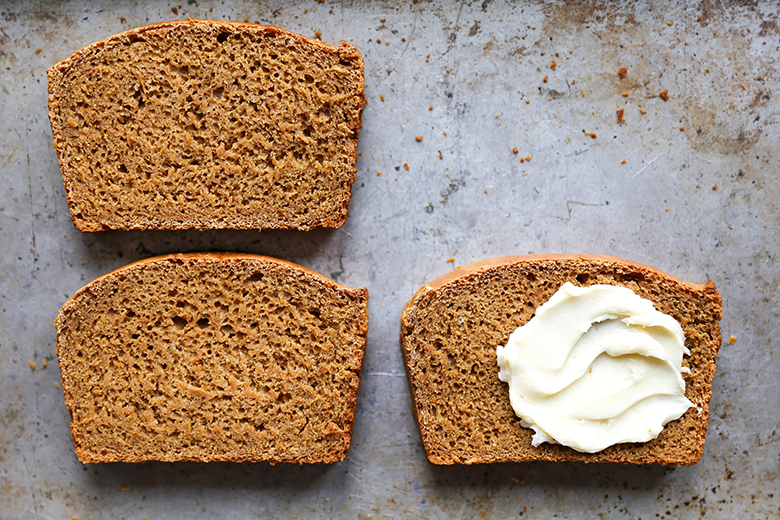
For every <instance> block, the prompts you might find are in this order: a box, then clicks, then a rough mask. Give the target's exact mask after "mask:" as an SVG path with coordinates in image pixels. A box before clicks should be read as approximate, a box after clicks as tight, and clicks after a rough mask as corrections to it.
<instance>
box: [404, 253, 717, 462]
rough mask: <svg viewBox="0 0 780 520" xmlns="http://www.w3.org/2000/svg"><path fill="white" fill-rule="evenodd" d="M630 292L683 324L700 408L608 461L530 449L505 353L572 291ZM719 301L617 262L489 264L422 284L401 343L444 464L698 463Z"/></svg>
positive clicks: (608, 454) (709, 285) (711, 293)
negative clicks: (500, 361)
mask: <svg viewBox="0 0 780 520" xmlns="http://www.w3.org/2000/svg"><path fill="white" fill-rule="evenodd" d="M565 282H571V283H573V284H574V285H577V286H589V285H593V284H609V285H618V286H623V287H628V288H629V289H631V290H632V291H634V292H635V293H636V294H638V295H639V296H641V297H642V298H646V299H648V300H650V301H652V302H653V303H654V305H655V307H656V308H657V309H658V310H659V311H661V312H663V313H666V314H669V315H671V316H672V317H674V318H675V319H676V320H678V321H679V322H680V325H681V326H682V328H683V330H684V332H685V338H686V340H685V346H686V347H687V348H688V349H690V351H691V355H690V356H685V357H684V358H683V366H685V367H688V368H689V369H690V371H691V373H690V374H683V377H684V379H685V384H686V389H685V396H686V397H687V398H688V399H690V400H691V401H692V402H693V404H694V407H693V408H691V409H689V410H688V411H687V412H686V413H685V415H683V416H682V417H681V418H680V419H678V420H676V421H672V422H670V423H669V424H667V425H666V427H665V428H664V430H663V431H662V432H661V434H660V435H659V436H658V438H656V439H654V440H652V441H649V442H646V443H624V444H618V445H615V446H611V447H609V448H607V449H605V450H603V451H601V452H599V453H593V454H588V453H580V452H577V451H575V450H573V449H571V448H568V447H565V446H561V445H554V444H548V443H543V444H541V445H540V446H539V447H536V448H535V447H533V446H532V445H531V437H532V435H533V431H532V430H531V429H529V428H523V427H522V426H521V425H520V419H519V418H518V417H517V416H516V415H515V413H514V411H513V410H512V407H511V405H510V403H509V387H508V385H507V384H506V383H503V382H501V381H500V380H499V379H498V365H497V362H496V347H497V346H498V345H506V342H507V340H508V338H509V335H510V334H511V333H512V332H513V331H514V330H515V329H516V328H517V327H519V326H521V325H524V324H526V323H527V322H528V321H529V320H530V319H531V317H532V316H533V314H534V312H535V309H536V308H537V307H539V306H540V305H542V304H543V303H544V302H546V301H547V300H548V299H549V298H550V297H552V295H553V294H555V292H556V291H557V290H558V289H559V288H560V287H561V286H562V285H563V284H564V283H565ZM721 313H722V307H721V297H720V295H719V294H718V292H717V290H716V288H715V284H714V283H713V282H712V281H708V282H706V283H705V284H702V285H698V284H691V283H687V282H683V281H681V280H678V279H676V278H674V277H672V276H669V275H667V274H664V273H662V272H660V271H658V270H657V269H654V268H652V267H648V266H645V265H642V264H638V263H635V262H632V261H628V260H622V259H618V258H614V257H608V256H596V255H528V256H516V257H503V258H494V259H490V260H484V261H481V262H477V263H475V264H471V265H469V266H465V267H464V268H463V269H460V270H458V271H452V272H450V273H448V274H446V275H444V276H442V277H440V278H438V279H436V280H434V281H433V282H431V283H428V284H426V285H424V286H423V287H422V288H421V289H420V290H419V291H418V292H417V293H416V294H415V296H414V298H412V300H411V301H410V302H409V303H408V304H407V305H406V307H405V309H404V311H403V314H402V316H401V329H402V330H401V343H402V347H403V354H404V359H405V363H406V368H407V372H408V375H409V383H410V386H411V390H412V395H413V402H414V407H415V412H416V415H417V419H418V423H419V427H420V433H421V436H422V440H423V445H424V447H425V451H426V453H427V455H428V458H429V460H430V461H431V462H433V463H435V464H473V463H488V462H503V461H515V462H520V461H534V460H546V461H583V462H621V463H634V464H647V463H658V464H678V465H690V464H695V463H696V462H698V461H699V459H700V458H701V455H702V446H703V444H704V440H705V435H706V432H707V423H708V420H709V401H710V396H711V382H712V377H713V375H714V373H715V358H716V356H717V354H718V349H719V348H720V343H721V333H720V325H719V320H720V319H721Z"/></svg>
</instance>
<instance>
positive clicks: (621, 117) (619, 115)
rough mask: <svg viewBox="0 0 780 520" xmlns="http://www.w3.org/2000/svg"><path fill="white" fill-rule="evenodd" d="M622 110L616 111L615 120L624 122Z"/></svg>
mask: <svg viewBox="0 0 780 520" xmlns="http://www.w3.org/2000/svg"><path fill="white" fill-rule="evenodd" d="M623 111H624V109H622V108H621V109H620V110H618V111H617V122H618V123H625V122H626V120H625V119H623Z"/></svg>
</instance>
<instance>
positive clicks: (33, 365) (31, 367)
mask: <svg viewBox="0 0 780 520" xmlns="http://www.w3.org/2000/svg"><path fill="white" fill-rule="evenodd" d="M29 363H30V369H31V370H35V361H33V360H32V359H31V360H30V361H29Z"/></svg>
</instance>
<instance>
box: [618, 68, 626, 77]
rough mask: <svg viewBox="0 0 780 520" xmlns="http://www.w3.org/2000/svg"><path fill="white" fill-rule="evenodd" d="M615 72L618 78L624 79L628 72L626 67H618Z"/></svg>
mask: <svg viewBox="0 0 780 520" xmlns="http://www.w3.org/2000/svg"><path fill="white" fill-rule="evenodd" d="M617 73H618V76H620V79H624V78H625V77H626V75H627V74H628V69H627V68H626V67H620V68H619V69H618V72H617Z"/></svg>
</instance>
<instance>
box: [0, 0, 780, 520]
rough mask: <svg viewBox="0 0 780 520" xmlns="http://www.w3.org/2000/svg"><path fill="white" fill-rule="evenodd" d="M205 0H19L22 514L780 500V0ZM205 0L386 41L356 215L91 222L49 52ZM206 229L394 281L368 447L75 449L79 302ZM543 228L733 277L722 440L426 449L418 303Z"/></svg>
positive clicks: (710, 514)
mask: <svg viewBox="0 0 780 520" xmlns="http://www.w3.org/2000/svg"><path fill="white" fill-rule="evenodd" d="M28 4H29V5H28ZM182 4H183V5H181V6H180V7H179V6H178V4H168V3H163V2H157V1H152V2H138V3H137V5H135V4H134V3H133V2H120V3H117V4H116V5H114V4H111V3H110V2H107V3H99V2H72V1H70V2H69V1H62V2H39V3H32V2H31V3H25V4H24V5H22V4H21V3H12V2H2V3H0V88H1V89H2V95H1V96H0V118H1V119H2V125H1V126H0V172H1V174H0V175H1V176H2V188H0V197H1V198H0V250H2V254H0V517H2V518H14V519H16V518H21V519H28V518H29V519H33V518H71V516H74V517H76V518H78V519H91V518H95V519H97V518H137V519H141V518H144V517H145V518H148V519H150V520H151V519H155V518H177V517H182V518H184V517H186V518H213V517H220V518H231V519H232V518H271V517H274V518H289V517H295V515H297V517H298V518H332V517H343V518H368V517H369V516H370V517H371V518H478V517H480V516H482V515H483V514H484V517H485V518H510V517H511V518H521V517H524V518H553V517H557V518H596V517H603V518H607V517H609V518H664V517H673V518H701V517H706V518H735V517H737V518H770V517H777V515H778V503H779V502H780V489H779V488H780V484H778V482H779V481H780V480H778V477H780V475H779V474H778V473H779V471H778V461H779V460H780V442H778V440H779V437H778V430H779V429H780V428H779V427H778V426H779V425H778V422H779V421H780V399H779V398H778V397H779V396H780V387H778V380H779V379H780V373H778V372H779V369H778V367H779V366H780V362H779V360H778V354H779V353H780V348H779V347H778V341H777V339H776V338H777V336H778V325H777V324H778V321H779V320H780V307H779V305H778V290H779V287H780V269H778V254H779V253H780V234H779V233H778V229H777V228H778V221H779V220H780V210H779V209H778V200H780V183H779V182H778V179H777V178H776V177H777V171H778V166H779V165H778V157H777V145H778V137H779V136H780V132H779V131H778V92H777V88H778V81H779V79H780V78H779V76H778V69H777V61H778V60H777V59H778V55H779V54H780V49H779V44H780V31H779V30H778V25H777V21H778V6H777V4H776V3H772V2H766V3H762V2H750V1H740V2H736V1H735V2H718V1H704V2H700V3H696V4H695V5H693V4H690V5H688V4H687V3H686V2H682V1H674V2H657V3H646V2H645V3H642V2H639V3H636V4H635V3H633V2H628V1H624V2H616V3H612V2H593V3H571V4H567V3H563V2H537V1H530V2H529V1H526V2H510V1H503V0H495V1H491V0H485V1H484V2H479V1H474V2H449V1H438V0H434V1H430V2H428V1H423V0H420V1H419V2H416V3H413V2H409V1H406V2H395V1H391V0H387V1H384V2H380V1H369V2H351V1H341V2H335V1H329V0H326V1H325V2H323V3H317V2H302V1H299V2H282V1H261V2H240V1H235V2H234V1H232V0H226V1H224V2H220V1H213V2H212V1H208V0H197V1H196V0H189V2H182ZM184 4H186V5H184ZM174 7H175V8H176V9H175V11H177V12H175V13H174V12H173V11H174V9H172V8H174ZM185 17H196V18H216V19H231V20H249V21H260V22H263V23H272V24H275V25H279V26H281V27H284V28H287V29H290V30H294V31H297V32H300V33H302V34H304V35H308V36H313V34H314V31H315V30H317V31H320V32H321V33H322V38H323V39H324V40H326V41H329V42H331V43H336V42H338V41H339V40H341V39H344V40H348V41H350V42H352V43H354V44H355V45H356V46H358V48H360V49H361V51H362V52H363V55H364V57H365V62H366V94H367V97H368V100H369V104H368V106H367V107H366V109H365V112H364V127H363V130H362V133H361V136H360V148H359V151H360V153H361V154H362V155H361V157H360V158H359V160H358V175H357V182H356V184H355V186H354V196H353V199H352V204H351V216H350V218H349V220H348V222H347V224H346V225H345V226H344V227H343V228H342V229H339V230H335V231H317V232H310V233H301V232H270V233H269V232H263V233H256V232H230V231H228V232H148V233H142V232H133V233H117V232H107V233H98V234H82V233H79V232H78V231H76V230H75V229H74V227H73V226H72V224H71V222H70V218H69V214H68V210H67V206H66V201H65V196H64V192H63V188H62V184H61V178H60V173H59V169H58V166H57V162H56V157H55V153H54V150H53V148H52V142H51V131H50V129H49V125H48V120H47V115H46V77H45V70H46V68H47V67H49V66H51V65H53V64H54V63H56V62H58V61H59V60H61V59H63V58H65V57H66V56H68V55H69V54H70V53H71V52H74V51H76V50H78V49H79V48H81V47H82V46H84V45H87V44H89V43H91V42H93V41H96V40H99V39H101V38H103V37H106V36H108V35H110V34H113V33H115V32H119V31H121V30H124V29H128V28H131V27H135V26H140V25H144V24H146V23H152V22H157V21H162V20H168V19H177V18H178V19H180V18H185ZM553 60H555V61H556V63H557V66H556V67H555V68H554V69H553V67H552V66H551V65H552V61H553ZM621 67H626V68H627V69H628V71H627V76H626V77H625V79H621V78H620V77H619V76H618V74H617V71H618V69H620V68H621ZM545 77H546V78H547V81H546V82H545V81H544V79H543V78H545ZM663 90H668V93H669V99H668V101H663V100H662V99H661V98H659V97H658V93H659V92H661V91H663ZM624 93H625V95H624ZM382 98H383V99H384V101H382ZM640 105H641V107H640ZM619 109H623V110H624V113H623V114H624V115H623V119H624V120H625V122H624V123H618V122H617V115H616V111H617V110H619ZM445 132H446V135H445ZM584 132H595V134H596V137H595V138H593V137H590V136H588V135H586V134H585V133H584ZM416 136H422V138H423V139H422V141H417V140H416V139H415V137H416ZM513 147H516V148H517V150H518V153H513V151H512V148H513ZM526 156H531V160H530V161H527V160H525V158H526ZM624 159H625V161H624ZM405 164H408V169H407V168H406V167H405ZM379 172H381V175H379ZM202 250H238V251H246V252H253V253H262V254H270V255H274V256H278V257H282V258H287V259H291V260H293V261H296V262H299V263H301V264H304V265H306V266H308V267H311V268H312V269H314V270H316V271H319V272H321V273H324V274H326V275H328V276H331V277H332V278H334V279H336V280H337V281H339V282H341V283H343V284H346V285H349V286H367V287H368V288H369V290H370V293H371V296H370V301H369V310H370V333H369V341H368V352H367V357H366V362H365V367H364V376H363V380H362V386H361V391H360V399H359V405H358V414H357V418H356V423H355V434H354V438H353V447H352V450H351V452H350V455H349V457H348V459H347V460H346V461H344V462H342V463H339V464H334V465H331V466H323V465H314V466H302V467H300V466H290V465H277V466H273V467H272V466H269V465H267V464H227V463H225V464H222V463H218V464H208V465H206V464H175V465H172V466H171V465H168V464H160V463H150V464H138V465H136V464H132V465H126V464H109V465H87V466H84V465H82V464H80V463H79V462H78V461H77V459H76V457H75V456H74V454H73V449H72V442H71V438H70V434H69V431H68V414H67V411H66V409H65V406H64V402H63V397H62V394H61V391H60V390H59V389H58V388H57V387H56V385H57V384H58V382H59V380H60V379H59V372H58V369H57V363H56V359H55V354H54V344H55V333H54V327H53V320H54V316H55V315H56V313H57V310H58V309H59V307H60V305H61V304H62V303H63V302H64V301H65V300H66V299H67V298H68V297H70V296H71V295H72V294H73V293H74V292H75V291H76V290H77V289H78V288H79V287H81V286H82V285H83V284H85V283H86V282H88V281H90V280H92V279H93V278H95V277H97V276H99V275H101V274H103V273H105V272H107V271H109V270H111V269H114V268H117V267H120V266H122V265H124V264H125V263H127V262H129V261H132V260H136V259H139V258H144V257H148V256H151V255H155V254H163V253H169V252H185V251H202ZM528 252H592V253H605V254H613V255H618V256H622V257H627V258H631V259H634V260H638V261H641V262H645V263H648V264H651V265H655V266H657V267H659V268H661V269H662V270H665V271H667V272H669V273H672V274H674V275H676V276H678V277H680V278H683V279H687V280H691V281H695V282H703V281H705V280H706V279H710V278H711V279H713V280H714V281H715V282H716V284H717V285H718V288H719V290H720V292H721V293H722V295H723V299H724V319H723V322H722V328H723V332H724V339H725V338H729V337H730V336H735V338H736V341H735V342H733V343H732V344H728V345H727V344H725V341H724V345H723V348H722V350H721V354H720V357H719V359H718V370H717V373H716V376H715V380H714V390H713V397H712V403H711V411H712V420H711V422H710V432H709V435H708V440H707V443H706V445H705V453H704V458H703V459H702V461H701V463H700V464H698V465H697V466H694V467H690V468H667V467H657V466H653V467H623V466H617V465H590V466H588V465H582V464H568V463H567V464H496V465H483V466H474V467H436V466H432V465H430V464H429V463H428V462H427V460H426V459H425V456H424V453H423V451H422V448H421V444H420V439H419V435H418V433H417V429H416V425H415V423H414V420H413V418H412V415H411V412H410V409H409V405H410V397H409V393H408V390H407V386H406V379H405V376H404V375H403V367H402V360H401V354H400V347H399V343H398V333H399V324H398V320H399V316H400V312H401V309H402V307H403V305H404V304H405V303H406V301H407V300H408V299H409V298H410V297H411V296H412V294H413V293H414V291H415V290H416V289H417V288H418V287H419V286H420V285H422V284H423V283H425V282H426V281H428V280H431V279H432V278H434V277H436V276H438V275H440V274H442V273H444V272H445V271H447V270H449V269H453V268H455V266H456V265H461V264H466V263H469V262H471V261H474V260H478V259H482V258H487V257H492V256H498V255H505V254H518V253H528ZM451 257H454V261H453V262H448V261H447V259H448V258H451ZM44 360H45V361H46V362H47V365H46V366H45V367H44V366H43V363H44ZM29 361H33V362H34V363H35V364H36V368H35V369H34V370H32V369H31V368H30V365H29V364H28V362H29ZM775 415H778V417H775Z"/></svg>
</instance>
